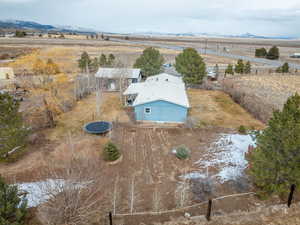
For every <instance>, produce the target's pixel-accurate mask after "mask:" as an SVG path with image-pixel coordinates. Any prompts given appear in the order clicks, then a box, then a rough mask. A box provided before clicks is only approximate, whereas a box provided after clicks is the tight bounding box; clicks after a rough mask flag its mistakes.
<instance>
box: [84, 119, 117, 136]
mask: <svg viewBox="0 0 300 225" xmlns="http://www.w3.org/2000/svg"><path fill="white" fill-rule="evenodd" d="M111 127H112V126H111V123H110V122H106V121H98V122H91V123H88V124H86V125H85V126H84V127H83V129H84V130H85V132H87V133H89V134H105V133H107V132H108V131H110V130H111Z"/></svg>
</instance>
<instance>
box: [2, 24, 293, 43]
mask: <svg viewBox="0 0 300 225" xmlns="http://www.w3.org/2000/svg"><path fill="white" fill-rule="evenodd" d="M0 29H26V30H38V31H43V32H49V31H56V32H77V33H86V34H92V33H98V32H101V31H97V30H95V29H90V28H83V27H76V26H61V25H45V24H40V23H36V22H32V21H23V20H0ZM105 33H109V32H105ZM110 34H112V33H110ZM126 35H146V36H178V37H188V36H195V37H196V36H200V37H203V36H204V37H228V38H263V39H296V37H288V36H275V37H269V36H259V35H254V34H251V33H245V34H240V35H224V34H217V33H214V34H212V33H162V32H152V31H149V32H132V33H128V34H126Z"/></svg>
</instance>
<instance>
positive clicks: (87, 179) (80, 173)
mask: <svg viewBox="0 0 300 225" xmlns="http://www.w3.org/2000/svg"><path fill="white" fill-rule="evenodd" d="M53 164H55V163H51V165H52V166H49V167H48V168H47V169H46V170H44V171H43V172H44V173H46V174H47V176H48V177H51V181H52V182H47V183H43V186H42V187H41V188H40V189H41V190H42V192H43V196H47V198H48V201H47V202H45V203H44V204H42V205H40V206H39V207H38V217H39V218H40V220H41V221H43V222H44V223H45V224H49V225H65V224H68V225H83V224H89V223H92V220H93V219H94V218H96V217H97V214H99V212H100V210H101V207H105V205H106V204H105V198H104V196H105V193H104V188H102V187H103V182H101V179H100V176H97V173H95V171H99V170H98V169H97V163H96V162H94V161H91V160H82V158H81V157H78V156H76V154H73V157H72V158H71V160H70V161H68V162H64V165H63V168H58V167H56V166H57V165H56V166H53Z"/></svg>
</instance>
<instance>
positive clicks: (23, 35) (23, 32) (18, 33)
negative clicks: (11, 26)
mask: <svg viewBox="0 0 300 225" xmlns="http://www.w3.org/2000/svg"><path fill="white" fill-rule="evenodd" d="M26 35H27V33H26V32H25V31H20V30H16V33H15V37H25V36H26Z"/></svg>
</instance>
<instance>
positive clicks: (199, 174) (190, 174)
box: [180, 172, 206, 179]
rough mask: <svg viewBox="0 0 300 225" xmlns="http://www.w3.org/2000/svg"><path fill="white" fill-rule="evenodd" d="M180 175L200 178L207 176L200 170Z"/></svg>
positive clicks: (188, 177) (185, 177) (187, 177)
mask: <svg viewBox="0 0 300 225" xmlns="http://www.w3.org/2000/svg"><path fill="white" fill-rule="evenodd" d="M180 177H182V178H184V179H199V178H205V177H206V175H205V174H202V173H200V172H190V173H187V174H185V175H182V176H180Z"/></svg>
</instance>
